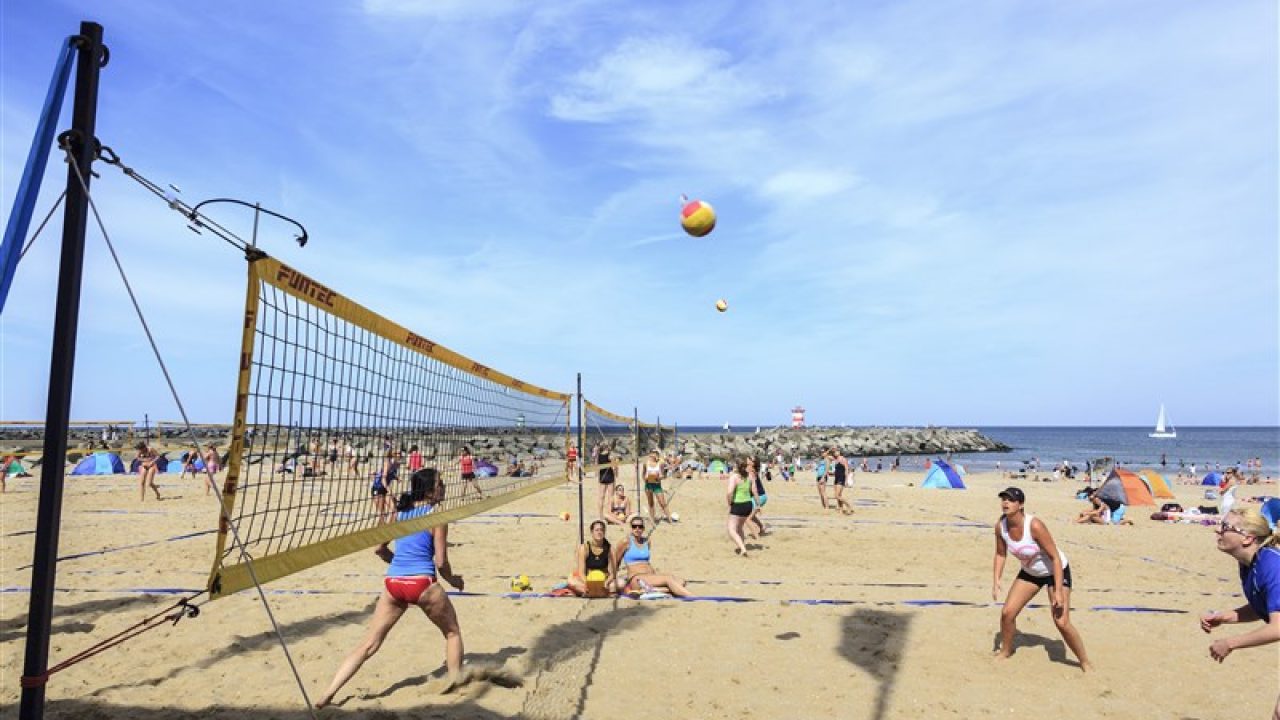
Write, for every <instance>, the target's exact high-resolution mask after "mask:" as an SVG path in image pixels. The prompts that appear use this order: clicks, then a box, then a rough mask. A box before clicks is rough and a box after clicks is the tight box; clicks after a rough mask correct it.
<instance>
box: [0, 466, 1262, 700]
mask: <svg viewBox="0 0 1280 720" xmlns="http://www.w3.org/2000/svg"><path fill="white" fill-rule="evenodd" d="M802 477H803V478H804V481H801V482H793V483H784V482H781V481H778V480H775V481H774V482H773V483H772V484H771V485H770V486H769V495H770V502H769V505H768V507H767V508H766V511H767V517H768V518H769V521H770V523H771V524H772V525H773V530H774V532H773V533H772V534H771V535H770V536H767V537H765V538H763V539H761V540H759V541H756V542H753V543H752V546H753V548H754V550H755V552H754V556H753V557H751V558H748V559H744V558H739V557H737V556H735V555H734V553H733V551H732V546H731V544H730V542H729V540H728V538H727V537H726V536H725V531H724V524H725V510H724V505H723V497H724V496H723V488H722V484H721V483H720V482H718V481H717V480H716V479H714V478H707V479H702V480H688V481H684V482H681V483H678V484H674V483H670V481H669V485H673V486H674V494H673V500H672V505H673V509H675V510H677V511H678V512H679V513H680V515H681V522H680V523H678V524H675V525H668V524H663V525H661V526H659V528H658V530H657V531H656V532H655V534H654V538H653V545H654V564H655V566H656V567H657V568H658V569H659V570H663V571H669V572H672V573H674V574H677V575H679V576H681V577H683V578H685V579H686V580H688V582H689V587H690V589H691V590H692V591H694V592H695V593H698V594H699V595H704V596H720V597H723V598H737V599H741V600H744V601H743V602H731V601H727V600H726V601H722V602H713V601H699V602H680V601H635V600H630V599H623V600H581V599H576V598H567V599H566V598H547V597H527V598H518V599H513V598H511V597H507V594H508V593H509V578H510V576H511V575H513V574H517V573H526V574H528V575H529V576H530V577H531V578H532V581H533V584H534V588H535V590H541V591H545V590H548V589H550V588H551V587H552V586H553V585H554V584H555V583H557V582H560V581H562V580H563V577H564V575H565V573H566V572H567V571H568V570H569V565H570V561H571V558H572V552H573V548H574V545H575V543H576V541H577V532H578V531H577V522H576V513H577V500H576V489H575V488H573V487H572V486H564V487H562V488H556V489H553V490H549V491H546V492H543V493H541V494H538V495H535V496H533V497H530V498H526V499H524V500H521V501H517V502H514V503H511V504H509V505H507V506H504V507H502V508H500V510H499V511H496V512H493V513H490V514H487V515H482V516H476V517H474V518H471V519H469V520H467V521H463V522H459V523H456V524H455V525H454V526H452V528H451V535H450V539H451V541H452V542H451V544H452V547H451V549H450V553H451V558H452V561H453V565H454V567H455V569H456V570H457V571H459V572H461V573H463V574H464V575H465V577H466V579H467V585H466V589H467V591H468V593H475V594H468V595H465V596H455V597H454V598H453V602H454V604H455V606H456V608H457V612H458V615H459V618H460V620H461V623H462V627H463V634H464V638H465V643H466V656H467V663H468V667H471V668H487V669H490V670H497V671H500V672H499V673H498V674H497V676H496V678H497V679H498V680H501V681H502V682H491V681H490V680H487V679H483V678H482V679H477V680H475V681H473V682H471V683H469V684H466V685H464V686H463V687H461V688H458V689H455V690H454V691H453V692H450V693H448V694H442V693H441V691H442V690H443V689H445V681H444V679H443V673H442V667H441V666H442V661H443V642H442V640H441V637H440V635H439V633H438V632H437V631H436V629H435V628H434V627H433V626H432V625H430V624H429V623H428V622H427V621H426V619H425V618H423V617H421V616H417V615H413V614H410V615H406V616H405V619H404V620H403V621H402V622H401V625H400V626H398V627H397V628H395V630H394V631H393V632H392V633H391V635H390V637H389V639H388V641H387V643H386V644H385V645H384V647H383V648H382V650H381V652H380V653H379V654H378V655H377V656H375V657H374V658H373V659H371V660H370V661H369V662H368V663H367V664H366V665H365V667H364V669H363V670H362V671H361V672H360V673H359V674H358V675H357V676H356V677H355V678H354V679H353V680H352V681H351V682H350V683H349V684H348V685H347V687H346V688H345V689H344V690H343V691H342V692H341V693H340V694H339V695H338V698H337V703H338V704H337V706H335V707H333V708H330V709H326V710H324V711H322V712H321V713H320V715H321V716H322V717H333V718H391V717H423V718H431V717H451V718H452V717H458V718H465V717H476V718H512V717H540V718H574V717H583V718H606V717H608V718H614V719H616V720H625V719H627V718H653V717H662V716H676V717H690V718H722V717H726V718H727V717H733V718H780V717H795V718H824V717H840V718H876V719H879V718H938V717H955V718H993V717H1000V718H1010V717H1041V716H1043V717H1068V718H1087V717H1098V718H1230V719H1231V720H1242V719H1244V718H1261V717H1266V716H1267V715H1268V713H1269V712H1270V711H1271V708H1272V707H1273V705H1274V704H1275V701H1276V693H1277V692H1278V691H1280V680H1278V677H1277V667H1278V664H1277V661H1278V660H1280V648H1278V647H1277V646H1270V647H1263V648H1255V649H1251V650H1241V651H1237V652H1236V653H1234V654H1232V655H1231V656H1230V657H1229V658H1228V659H1227V660H1226V662H1225V663H1223V664H1221V665H1219V664H1217V663H1215V662H1213V661H1212V660H1211V659H1210V658H1209V655H1208V646H1209V642H1210V638H1209V637H1207V636H1205V635H1204V634H1203V633H1202V632H1201V631H1200V630H1199V628H1198V625H1197V616H1198V613H1200V612H1203V611H1205V610H1208V609H1210V608H1215V609H1216V608H1228V607H1236V606H1238V605H1240V604H1241V603H1242V599H1241V594H1240V586H1239V580H1238V578H1237V571H1236V564H1235V562H1234V561H1233V560H1232V559H1231V558H1229V557H1227V556H1226V555H1223V554H1222V553H1220V552H1218V551H1217V550H1216V549H1215V547H1214V535H1213V533H1212V532H1211V530H1210V529H1209V528H1207V527H1203V526H1199V525H1170V524H1164V523H1158V522H1154V521H1151V520H1149V519H1147V517H1146V516H1147V515H1148V514H1149V513H1150V511H1151V510H1152V508H1135V509H1132V510H1131V514H1130V517H1132V518H1134V519H1135V520H1136V522H1137V525H1136V526H1134V527H1100V526H1079V525H1073V524H1071V523H1070V518H1072V517H1074V516H1075V514H1076V513H1077V512H1078V511H1079V510H1081V509H1082V508H1083V507H1084V503H1083V502H1082V501H1079V500H1075V499H1074V497H1073V490H1074V489H1075V487H1076V485H1075V484H1074V483H1072V484H1068V483H1064V482H1058V483H1048V482H1027V483H1024V484H1023V487H1024V489H1025V490H1026V493H1027V496H1028V509H1029V511H1031V512H1033V513H1035V514H1037V515H1039V516H1040V517H1041V518H1043V519H1044V521H1045V522H1046V523H1047V525H1048V527H1049V529H1050V530H1051V532H1052V533H1053V535H1054V537H1055V538H1056V539H1057V541H1058V542H1059V544H1060V547H1062V548H1063V549H1064V550H1065V551H1066V553H1067V554H1068V556H1069V557H1070V561H1071V566H1072V568H1073V574H1074V576H1075V584H1076V590H1075V592H1074V594H1073V597H1072V606H1073V618H1074V621H1075V623H1076V625H1077V627H1078V628H1079V629H1080V632H1081V633H1082V635H1083V638H1084V642H1085V645H1086V647H1087V649H1088V652H1089V654H1090V656H1091V659H1092V661H1093V662H1094V664H1095V666H1096V668H1097V672H1095V673H1091V674H1085V673H1082V672H1081V670H1080V669H1079V667H1078V666H1077V664H1076V662H1075V660H1074V658H1073V657H1071V656H1070V654H1069V652H1068V651H1067V650H1066V648H1065V646H1064V645H1063V643H1062V641H1061V639H1060V638H1059V636H1058V634H1057V632H1056V630H1055V628H1054V626H1053V623H1052V620H1051V617H1050V614H1049V611H1048V609H1047V608H1046V607H1044V605H1045V604H1046V603H1047V599H1046V598H1045V596H1044V594H1041V595H1040V596H1039V597H1038V598H1037V599H1036V600H1035V601H1033V602H1034V603H1035V604H1036V605H1037V606H1033V607H1031V608H1028V610H1027V611H1026V612H1024V614H1023V616H1022V618H1021V619H1020V623H1019V636H1018V641H1017V643H1016V652H1015V654H1014V656H1013V657H1012V658H1011V659H1009V660H1007V661H1003V662H1000V661H996V660H995V659H993V658H992V650H993V648H994V646H995V642H996V638H997V635H998V619H999V608H998V606H996V605H994V604H993V603H992V599H991V563H992V549H993V541H992V529H991V523H992V522H993V521H994V520H995V519H996V517H997V515H998V513H999V504H998V500H997V499H996V497H995V495H996V492H997V490H998V489H999V488H1002V487H1004V486H1005V485H1006V484H1008V481H1007V480H1005V479H1003V478H1001V477H1000V476H998V475H996V474H994V473H989V474H984V475H974V476H970V477H969V478H967V481H968V484H969V489H968V490H965V491H953V490H923V489H921V488H918V487H914V486H913V484H918V483H919V481H920V479H921V478H922V477H923V472H922V471H918V470H913V471H911V472H905V471H904V472H900V473H881V474H866V473H858V474H857V475H856V478H855V484H854V487H853V488H852V489H851V492H850V493H849V495H850V496H851V497H852V498H853V499H854V500H856V501H857V510H856V513H855V514H854V515H853V516H851V517H845V516H841V515H838V514H835V513H834V512H832V511H825V512H824V511H822V510H821V509H820V508H819V507H818V504H817V501H816V496H815V493H814V486H813V483H812V480H811V477H812V476H811V475H808V476H802ZM35 483H36V480H34V479H33V480H18V481H12V482H11V483H10V486H9V490H10V491H9V493H8V494H6V495H4V496H3V497H2V498H0V520H2V523H3V527H2V528H0V534H2V537H0V565H2V567H0V572H2V573H3V587H4V592H3V594H0V672H2V674H3V678H2V679H0V716H3V717H5V718H8V717H16V715H17V712H16V707H17V701H18V697H19V687H18V677H19V675H20V671H21V666H22V657H23V645H24V642H25V619H26V614H27V603H28V599H29V595H28V593H27V592H26V588H27V587H28V586H29V585H30V570H29V569H26V568H25V567H24V566H26V565H28V564H29V563H30V562H31V552H32V546H33V542H34V537H33V534H32V533H31V532H29V531H30V530H32V529H33V528H34V517H35V506H36V497H37V496H36V492H35ZM587 489H588V491H589V495H588V504H589V506H590V503H591V502H592V501H593V500H594V494H593V493H594V491H595V487H594V484H593V483H589V484H588V488H587ZM161 491H162V492H163V493H165V495H166V496H167V497H168V498H170V499H166V500H165V501H163V502H158V503H157V502H155V501H153V500H148V501H147V502H144V503H139V502H138V498H137V488H136V480H135V479H134V478H131V477H127V476H112V477H100V478H99V477H94V478H75V479H70V480H68V484H67V490H66V497H65V508H64V516H63V524H62V536H61V543H60V550H59V554H60V555H61V556H62V557H64V558H67V559H65V560H63V561H62V562H61V563H60V564H59V575H58V588H59V592H58V594H57V597H56V615H55V619H54V632H55V635H54V638H53V642H52V647H51V651H50V654H51V659H52V661H54V662H57V661H59V660H61V659H64V658H66V657H68V656H69V655H71V654H73V653H75V652H77V651H79V650H81V649H83V648H85V647H87V646H89V645H91V644H92V643H94V642H96V641H98V640H101V639H103V638H106V637H108V636H109V635H111V634H113V633H115V632H117V631H119V630H122V629H124V628H126V627H128V626H129V625H132V624H133V623H135V622H137V621H139V620H141V619H143V618H144V617H146V616H147V615H148V614H150V613H151V612H154V611H157V610H160V609H163V608H165V607H167V606H168V605H170V604H172V603H173V602H174V601H175V600H176V599H177V596H175V595H169V594H154V593H151V594H149V593H147V592H146V590H147V589H152V590H155V589H165V588H172V589H180V588H193V589H198V588H201V587H203V584H204V582H205V579H206V577H207V573H208V569H209V563H210V560H211V557H212V554H213V548H214V545H213V543H214V536H213V535H212V534H197V535H194V536H193V535H192V534H193V533H200V532H201V531H207V530H209V529H211V528H212V527H213V526H214V520H215V517H216V506H215V503H214V501H213V500H212V499H210V498H209V497H206V496H205V495H204V494H203V492H202V490H201V489H200V487H199V484H198V481H194V480H181V481H180V480H178V479H177V477H176V476H173V475H166V476H161ZM1174 492H1175V493H1176V494H1177V495H1178V498H1179V501H1180V502H1181V503H1182V504H1183V505H1185V506H1194V505H1199V504H1204V500H1203V496H1202V488H1200V487H1197V486H1188V485H1176V486H1175V488H1174ZM1257 494H1278V493H1277V490H1276V486H1275V485H1263V486H1249V487H1246V488H1242V492H1241V493H1240V495H1241V496H1242V497H1245V498H1247V497H1249V496H1251V495H1257ZM565 510H568V511H571V512H573V513H574V515H575V517H574V519H573V520H572V521H570V522H564V521H562V520H561V519H560V518H559V517H558V515H559V513H560V512H562V511H565ZM621 537H622V530H621V529H620V528H616V527H615V528H611V529H610V538H611V539H614V540H617V539H619V538H621ZM82 553H91V554H85V555H83V556H79V557H76V556H77V555H80V554H82ZM94 553H96V554H94ZM384 567H385V566H384V565H383V564H382V563H381V562H380V561H379V560H377V559H376V558H375V557H373V555H372V554H371V553H369V552H361V553H358V554H356V555H352V556H349V557H347V558H344V559H342V560H338V561H334V562H331V563H329V564H327V565H324V566H322V567H318V568H312V569H310V570H307V571H305V572H302V573H298V574H295V575H292V576H289V577H287V578H283V579H281V580H277V581H275V582H273V583H271V584H270V585H269V586H268V588H267V590H268V596H267V597H268V600H269V601H270V604H271V607H272V610H273V611H274V613H275V617H276V620H277V621H278V622H279V623H280V626H281V629H282V630H283V632H284V633H285V635H286V637H287V638H288V640H289V643H290V650H291V652H292V654H293V659H294V661H295V662H296V664H297V667H298V671H299V672H300V674H301V676H302V680H303V682H304V683H305V685H306V688H307V690H308V691H309V692H310V693H311V696H312V698H313V699H314V698H315V697H316V696H318V695H319V694H320V692H321V691H322V690H323V688H324V687H325V686H326V684H327V683H328V681H329V679H330V677H331V676H332V674H333V672H334V670H335V668H336V666H337V664H338V662H339V660H340V658H341V657H342V656H343V655H344V654H345V653H346V652H347V651H348V650H349V649H350V648H351V647H353V646H354V645H355V644H356V643H357V642H358V641H359V640H360V638H361V637H362V635H363V633H364V631H365V626H366V623H367V621H368V619H369V615H370V611H371V608H372V603H373V600H374V598H375V597H376V593H377V592H378V591H379V589H380V587H381V580H380V578H381V575H382V573H383V570H384ZM1015 567H1016V564H1015V563H1013V562H1012V561H1011V562H1010V563H1009V566H1008V568H1007V569H1006V573H1005V583H1006V588H1007V586H1008V584H1009V583H1011V582H1012V578H1013V575H1014V574H1015ZM1001 599H1003V598H1001ZM1125 607H1137V608H1146V609H1148V611H1144V612H1125V611H1119V610H1115V609H1107V608H1125ZM1244 629H1245V628H1244V627H1243V626H1232V627H1228V628H1225V629H1224V630H1225V632H1226V633H1228V634H1236V633H1238V632H1242V631H1244ZM1219 632H1223V631H1219ZM511 680H514V681H518V682H520V683H522V684H521V685H520V686H518V687H508V686H509V685H511V684H512V683H511V682H508V681H511ZM48 698H49V705H48V713H47V716H48V717H54V718H104V719H106V718H112V719H114V718H143V719H146V720H161V719H169V718H289V719H291V720H292V719H299V720H300V719H301V718H305V717H307V713H306V710H305V707H304V705H303V701H302V698H301V696H300V693H299V691H298V688H297V686H296V684H295V682H294V679H293V676H292V674H291V672H290V670H289V667H288V665H287V664H286V662H285V659H284V655H283V653H282V652H281V650H280V647H279V645H278V644H277V643H276V641H275V639H274V636H273V635H272V633H271V631H270V624H269V622H268V620H267V616H266V614H265V613H264V611H263V609H262V607H261V604H260V602H259V600H258V598H257V596H256V594H255V593H253V592H252V591H248V592H244V593H241V594H239V595H236V596H233V597H230V598H226V599H222V600H218V601H216V602H213V603H209V604H208V605H206V606H204V607H203V609H202V612H201V614H200V616H199V617H197V618H194V619H184V620H182V621H181V622H179V623H177V624H176V625H173V626H167V625H166V626H163V627H161V628H159V629H156V630H153V631H150V632H148V633H146V634H144V635H142V636H140V637H138V638H135V639H133V640H130V641H129V642H128V643H126V644H125V645H123V646H120V647H117V648H114V649H111V650H109V651H107V652H106V653H104V654H102V655H100V656H98V657H95V658H92V659H89V660H86V661H84V662H82V663H80V664H77V665H75V666H73V667H71V668H69V669H67V670H65V671H63V672H61V673H59V674H57V675H55V676H54V677H53V678H52V679H51V681H50V683H49V685H48Z"/></svg>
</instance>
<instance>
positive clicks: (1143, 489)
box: [1098, 468, 1156, 506]
mask: <svg viewBox="0 0 1280 720" xmlns="http://www.w3.org/2000/svg"><path fill="white" fill-rule="evenodd" d="M1114 484H1119V485H1120V486H1121V487H1123V488H1124V499H1123V502H1124V504H1125V505H1130V506H1133V505H1155V504H1156V501H1155V498H1153V497H1151V491H1150V490H1148V489H1147V484H1146V483H1144V482H1143V481H1142V478H1140V477H1138V476H1137V475H1136V474H1134V473H1133V472H1132V471H1131V470H1124V469H1121V468H1116V469H1115V470H1112V471H1111V474H1110V475H1108V476H1107V481H1106V482H1104V483H1102V487H1101V488H1098V492H1099V493H1102V492H1103V490H1104V489H1105V488H1106V487H1107V486H1108V485H1114Z"/></svg>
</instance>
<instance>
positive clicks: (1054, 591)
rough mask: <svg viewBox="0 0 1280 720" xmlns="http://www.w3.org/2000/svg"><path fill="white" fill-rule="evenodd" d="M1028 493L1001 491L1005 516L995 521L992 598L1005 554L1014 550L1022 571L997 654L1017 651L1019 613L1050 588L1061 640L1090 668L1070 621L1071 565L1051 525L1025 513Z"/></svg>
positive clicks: (1004, 616)
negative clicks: (1055, 538) (1044, 590)
mask: <svg viewBox="0 0 1280 720" xmlns="http://www.w3.org/2000/svg"><path fill="white" fill-rule="evenodd" d="M1026 501H1027V498H1026V495H1024V494H1023V492H1022V491H1021V490H1019V489H1018V488H1016V487H1011V488H1005V489H1004V490H1003V491H1001V492H1000V510H1001V518H1000V519H999V520H998V521H997V522H996V527H995V534H996V555H995V565H994V572H993V577H992V580H991V599H992V601H995V602H999V600H1000V592H1001V586H1000V576H1001V575H1003V574H1004V563H1005V557H1006V556H1007V555H1009V554H1010V553H1012V554H1013V556H1014V557H1015V558H1017V559H1018V562H1019V563H1020V564H1021V565H1022V569H1021V570H1020V571H1019V572H1018V577H1017V578H1015V579H1014V581H1013V585H1012V586H1010V587H1009V595H1008V597H1006V598H1005V601H1004V609H1002V610H1001V611H1000V649H999V650H997V651H996V657H997V658H1001V659H1003V658H1007V657H1009V656H1010V655H1012V654H1013V636H1014V632H1015V631H1016V630H1017V620H1018V613H1020V612H1022V609H1023V608H1024V607H1026V606H1027V603H1029V602H1031V598H1033V597H1035V596H1036V594H1037V593H1039V592H1040V588H1042V587H1044V586H1046V585H1047V586H1048V587H1049V608H1050V612H1051V613H1052V614H1053V624H1054V625H1055V626H1056V627H1057V628H1058V632H1059V633H1060V634H1061V635H1062V639H1063V641H1064V642H1066V644H1067V647H1069V648H1071V652H1073V653H1075V656H1076V659H1077V660H1079V661H1080V669H1081V670H1092V669H1093V666H1092V665H1090V663H1089V657H1088V655H1086V654H1085V651H1084V640H1082V639H1081V638H1080V632H1079V631H1078V630H1076V628H1075V626H1074V625H1072V624H1071V568H1070V566H1069V565H1068V564H1067V556H1066V554H1064V553H1062V552H1060V551H1059V550H1058V546H1057V545H1056V544H1055V543H1054V542H1053V536H1052V535H1050V534H1049V528H1047V527H1045V524H1044V523H1043V522H1042V521H1041V520H1040V519H1039V518H1036V517H1034V516H1032V515H1029V514H1027V513H1026V511H1024V510H1023V504H1024V503H1026Z"/></svg>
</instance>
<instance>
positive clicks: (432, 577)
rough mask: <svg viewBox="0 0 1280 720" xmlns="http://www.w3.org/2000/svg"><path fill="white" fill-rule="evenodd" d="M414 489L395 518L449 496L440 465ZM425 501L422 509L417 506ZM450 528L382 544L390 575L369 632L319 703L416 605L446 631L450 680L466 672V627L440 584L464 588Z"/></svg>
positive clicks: (416, 477) (421, 474)
mask: <svg viewBox="0 0 1280 720" xmlns="http://www.w3.org/2000/svg"><path fill="white" fill-rule="evenodd" d="M410 483H411V491H410V492H407V493H404V494H402V495H401V496H400V501H399V502H398V503H396V509H397V510H398V511H399V512H398V513H397V514H396V521H397V522H399V521H404V520H412V519H414V518H417V517H421V516H423V515H426V514H427V513H430V512H431V511H432V510H434V509H435V508H436V506H437V505H439V503H440V501H441V500H443V499H444V481H443V480H442V479H441V478H440V477H439V474H438V473H437V472H436V470H435V468H424V469H422V470H419V471H418V472H416V473H414V474H413V477H412V479H411V480H410ZM417 503H421V504H420V505H418V506H417V507H415V504H417ZM448 537H449V526H448V525H438V526H436V527H434V528H431V529H428V530H422V531H419V532H416V533H413V534H411V535H406V536H405V537H403V538H400V539H399V540H397V541H396V549H395V552H392V551H391V549H390V548H389V547H388V545H389V543H385V542H384V543H382V544H381V545H379V546H378V548H377V550H375V551H374V552H375V554H377V556H378V557H380V558H382V559H383V561H385V562H386V563H387V564H388V567H387V577H386V578H385V579H384V581H383V590H382V595H381V596H379V597H378V604H377V607H375V608H374V611H373V620H372V621H370V623H369V633H368V634H367V635H366V636H365V639H364V640H362V641H361V642H360V644H359V645H357V646H356V648H355V649H354V650H352V651H351V653H350V654H349V655H347V658H346V659H345V660H343V661H342V665H340V666H338V672H337V673H335V674H334V676H333V681H332V682H331V683H329V689H327V690H325V693H324V695H323V696H322V697H321V698H320V700H319V701H318V702H316V708H322V707H324V706H326V705H328V704H329V703H331V702H333V696H334V695H336V694H337V692H338V690H340V689H342V686H343V685H345V684H346V682H347V681H348V680H350V679H351V677H352V676H353V675H355V674H356V671H358V670H359V669H360V666H361V665H364V662H365V661H366V660H368V659H369V658H371V657H373V655H374V653H376V652H378V648H380V647H382V641H383V640H385V639H386V637H387V633H389V632H391V628H393V627H395V624H396V623H397V622H398V621H399V620H400V618H401V616H403V615H404V612H405V610H408V609H409V607H410V606H411V605H413V606H417V607H418V608H419V609H421V610H422V612H423V613H425V614H426V616H427V619H429V620H430V621H431V622H433V623H435V626H436V627H438V628H440V633H441V634H442V635H444V645H445V665H446V666H447V668H448V671H449V680H450V682H451V683H452V682H456V681H457V680H458V679H459V673H460V672H461V671H462V628H461V627H460V626H459V625H458V615H457V613H455V612H454V609H453V603H451V602H450V601H449V595H448V594H447V593H445V591H444V587H442V586H441V585H440V584H439V583H438V582H436V576H437V575H439V577H441V578H443V579H444V580H445V581H446V582H448V583H449V584H450V585H452V586H454V587H455V588H457V589H459V590H461V589H462V587H463V582H462V576H461V575H455V574H454V573H453V569H452V568H450V567H449V553H448V548H449V542H448Z"/></svg>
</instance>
